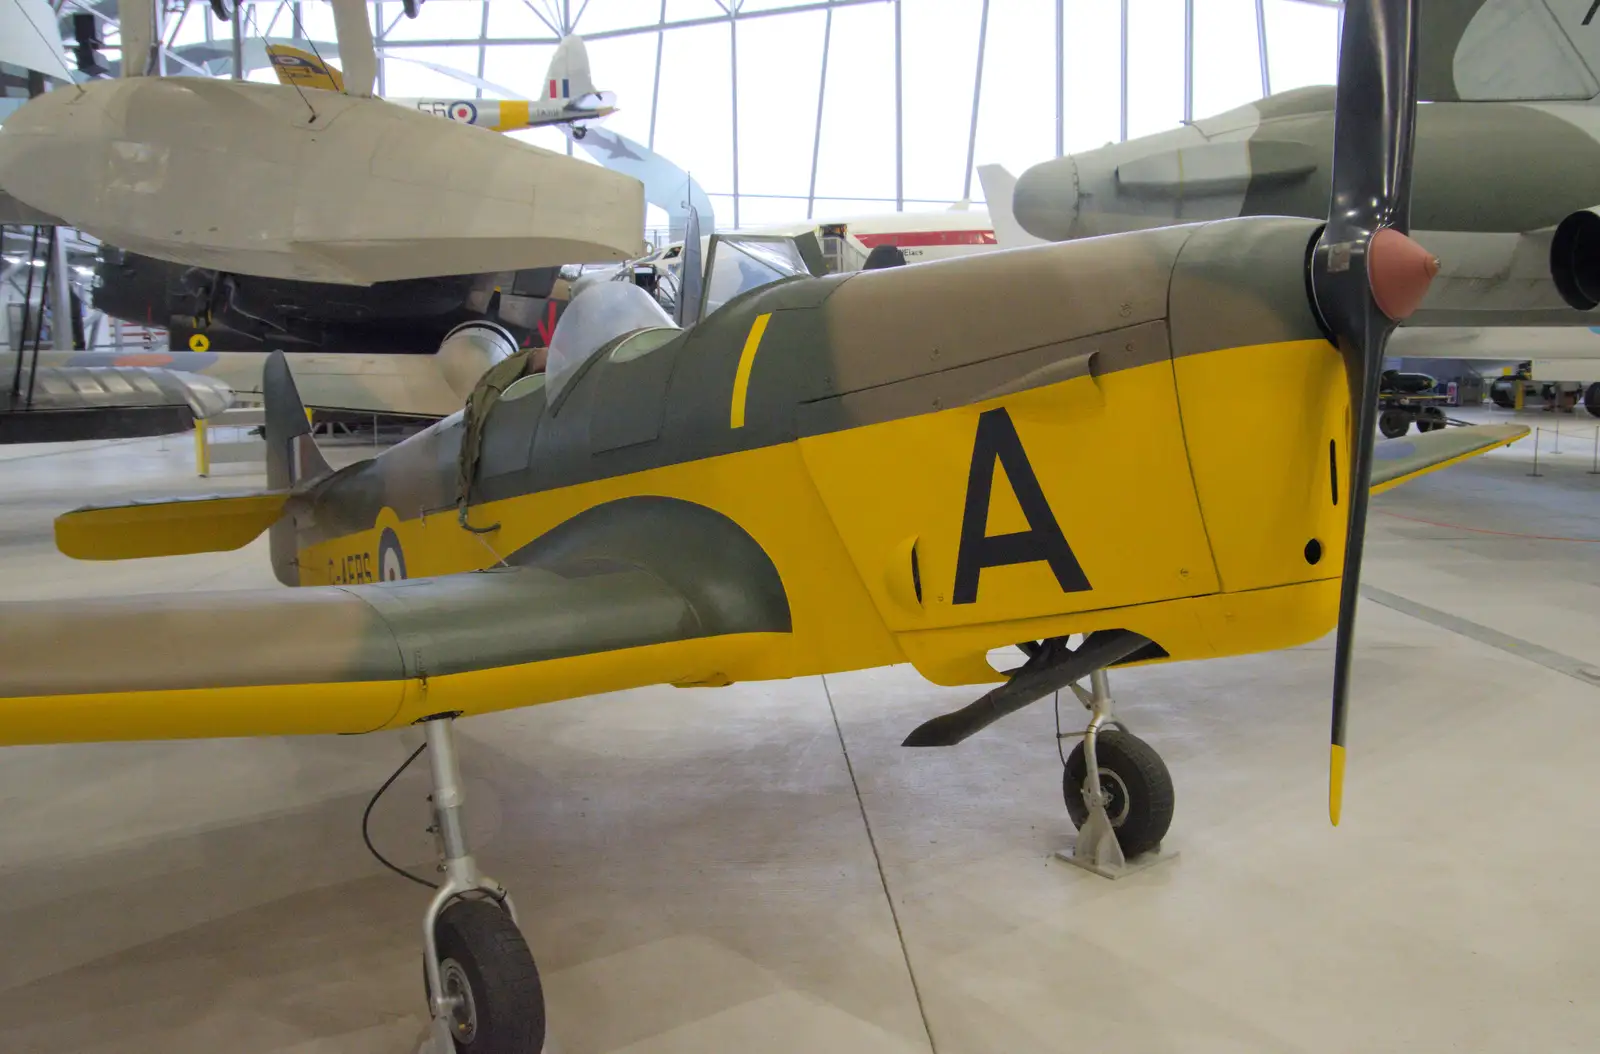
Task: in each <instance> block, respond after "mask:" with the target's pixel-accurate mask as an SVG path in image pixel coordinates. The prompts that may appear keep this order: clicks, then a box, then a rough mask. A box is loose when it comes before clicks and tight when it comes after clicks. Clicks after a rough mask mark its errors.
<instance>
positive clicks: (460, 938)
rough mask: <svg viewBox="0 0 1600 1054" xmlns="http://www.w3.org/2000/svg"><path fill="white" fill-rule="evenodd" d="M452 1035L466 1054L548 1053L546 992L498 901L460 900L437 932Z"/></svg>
mask: <svg viewBox="0 0 1600 1054" xmlns="http://www.w3.org/2000/svg"><path fill="white" fill-rule="evenodd" d="M434 935H435V939H436V940H437V941H438V946H439V974H440V977H441V979H442V981H443V983H444V989H445V995H446V996H448V997H451V998H452V999H454V1000H455V1006H454V1008H453V1009H452V1011H451V1015H450V1016H451V1021H450V1025H451V1033H452V1034H453V1035H454V1037H455V1045H456V1050H457V1051H460V1052H461V1054H537V1052H538V1051H540V1050H542V1049H544V1026H545V1022H544V988H543V986H542V985H540V983H539V970H538V968H537V967H536V966H535V965H534V963H533V955H532V953H531V952H529V951H528V942H527V941H526V940H524V939H523V937H522V933H521V932H520V931H519V930H518V929H517V924H516V923H515V922H513V921H511V916H510V915H508V914H506V912H505V911H503V910H501V908H500V906H499V905H497V904H495V903H494V902H493V901H487V900H457V901H453V902H452V903H451V904H450V905H449V906H447V907H446V908H445V909H444V911H443V912H442V913H441V914H440V915H439V921H438V923H437V924H436V926H435V929H434Z"/></svg>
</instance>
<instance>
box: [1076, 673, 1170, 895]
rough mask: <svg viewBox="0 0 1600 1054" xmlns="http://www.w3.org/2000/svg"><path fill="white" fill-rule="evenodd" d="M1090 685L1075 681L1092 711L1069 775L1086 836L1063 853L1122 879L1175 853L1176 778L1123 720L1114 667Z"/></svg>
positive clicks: (1090, 868) (1089, 868)
mask: <svg viewBox="0 0 1600 1054" xmlns="http://www.w3.org/2000/svg"><path fill="white" fill-rule="evenodd" d="M1089 683H1090V691H1087V692H1086V691H1084V690H1083V688H1082V687H1080V686H1079V685H1077V684H1073V685H1071V686H1070V687H1071V688H1072V691H1073V694H1075V695H1077V697H1078V699H1079V700H1080V701H1081V702H1082V703H1083V705H1084V706H1085V707H1087V708H1088V710H1089V712H1090V714H1091V716H1090V718H1089V725H1088V727H1087V728H1085V729H1084V731H1083V732H1082V733H1081V734H1082V736H1083V740H1082V742H1080V743H1079V744H1078V745H1077V746H1075V747H1073V748H1072V753H1071V754H1069V755H1068V756H1067V758H1066V764H1065V766H1064V770H1063V772H1062V778H1061V790H1062V795H1063V797H1064V798H1065V799H1066V805H1067V815H1068V816H1070V817H1071V818H1072V823H1073V825H1074V826H1076V827H1077V828H1078V841H1077V843H1076V844H1075V845H1074V846H1073V847H1072V849H1071V851H1066V850H1063V851H1061V852H1059V853H1057V854H1056V855H1057V856H1058V857H1060V858H1061V859H1063V860H1066V861H1067V862H1069V863H1072V864H1076V865H1077V866H1079V867H1081V868H1084V869H1085V870H1087V871H1093V872H1094V873H1095V874H1097V875H1101V876H1103V877H1105V878H1120V877H1122V876H1123V875H1127V874H1131V873H1132V872H1134V871H1139V870H1142V869H1144V868H1146V867H1149V866H1150V865H1152V864H1155V863H1159V862H1160V861H1161V860H1164V859H1170V858H1171V856H1173V855H1175V854H1171V853H1168V854H1162V852H1161V840H1162V839H1163V838H1165V837H1166V834H1167V828H1168V827H1170V826H1171V825H1172V808H1173V801H1174V794H1173V788H1172V776H1171V775H1170V774H1169V773H1168V772H1167V766H1166V763H1165V762H1163V761H1162V760H1161V755H1160V754H1157V753H1156V752H1155V749H1154V748H1153V747H1151V746H1150V744H1148V743H1146V742H1145V741H1144V740H1142V739H1140V738H1139V737H1137V736H1135V735H1134V734H1133V733H1131V732H1129V731H1128V730H1127V728H1126V727H1125V726H1124V725H1123V724H1122V722H1120V721H1117V720H1115V718H1114V716H1113V715H1114V713H1115V709H1116V703H1115V701H1114V700H1113V699H1112V697H1111V687H1110V678H1109V677H1108V676H1107V674H1106V671H1105V670H1103V669H1100V670H1095V671H1094V672H1093V673H1091V674H1090V675H1089ZM1107 726H1114V727H1107ZM1074 734H1076V733H1074Z"/></svg>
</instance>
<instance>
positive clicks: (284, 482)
mask: <svg viewBox="0 0 1600 1054" xmlns="http://www.w3.org/2000/svg"><path fill="white" fill-rule="evenodd" d="M261 400H262V403H263V404H264V409H265V417H266V429H265V430H266V439H267V486H269V487H271V488H272V489H273V490H292V489H293V488H294V487H295V485H296V484H299V483H302V482H305V481H306V480H311V479H316V478H317V477H319V476H325V475H327V474H328V473H330V472H332V471H333V468H332V467H331V466H330V465H329V464H328V462H327V461H326V460H324V459H323V457H322V451H320V450H318V449H317V444H316V442H315V441H314V440H313V439H312V438H311V419H310V418H309V417H307V416H306V405H305V403H303V402H301V401H300V392H299V390H298V389H296V388H295V386H294V374H292V373H290V372H289V360H288V359H286V358H284V357H283V352H281V351H275V352H273V353H272V354H271V355H269V356H267V361H266V364H265V365H264V366H262V368H261ZM285 511H286V512H287V513H288V514H287V515H285V516H282V517H280V518H279V519H278V520H277V521H276V522H274V523H273V524H272V527H271V528H270V529H269V530H268V532H267V540H268V543H269V545H270V550H271V553H272V573H273V574H274V575H276V576H277V579H278V581H280V582H282V583H283V584H284V585H286V586H297V585H299V584H300V528H299V525H298V524H296V523H295V515H294V510H293V509H292V508H290V509H287V510H285Z"/></svg>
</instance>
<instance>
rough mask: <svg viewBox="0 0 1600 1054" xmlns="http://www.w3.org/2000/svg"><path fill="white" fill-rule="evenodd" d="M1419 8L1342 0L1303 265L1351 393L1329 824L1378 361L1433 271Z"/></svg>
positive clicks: (1413, 1) (1408, 0)
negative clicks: (1313, 234) (1422, 240)
mask: <svg viewBox="0 0 1600 1054" xmlns="http://www.w3.org/2000/svg"><path fill="white" fill-rule="evenodd" d="M1417 3H1418V0H1346V3H1345V11H1344V34H1343V37H1342V38H1341V40H1340V42H1339V83H1338V87H1337V94H1336V96H1335V100H1336V101H1335V110H1334V125H1333V171H1332V184H1333V195H1332V201H1331V203H1330V205H1329V210H1328V224H1327V226H1326V227H1325V228H1324V229H1323V231H1322V234H1321V236H1320V237H1319V238H1318V240H1317V244H1316V247H1315V250H1314V252H1313V254H1312V258H1311V289H1312V293H1313V295H1314V297H1315V300H1316V305H1317V310H1318V312H1319V313H1320V314H1321V316H1322V320H1323V322H1324V323H1325V324H1326V325H1327V327H1328V329H1329V331H1330V333H1331V335H1332V337H1333V339H1334V341H1335V343H1336V344H1337V345H1338V348H1339V353H1340V355H1341V356H1342V357H1343V359H1344V365H1345V375H1346V377H1347V378H1348V380H1349V384H1350V419H1351V428H1350V450H1351V456H1350V458H1349V461H1350V487H1349V494H1350V502H1349V521H1348V524H1347V527H1346V534H1345V552H1344V579H1343V582H1342V584H1341V588H1340V592H1339V631H1338V638H1337V642H1336V644H1335V649H1334V669H1333V736H1332V749H1331V751H1330V754H1331V757H1330V766H1331V767H1330V770H1329V774H1328V817H1329V819H1331V820H1332V821H1333V823H1334V824H1335V826H1337V825H1338V823H1339V812H1340V808H1341V805H1342V803H1343V794H1344V733H1345V719H1346V715H1347V713H1348V710H1349V695H1350V658H1351V651H1352V648H1353V645H1354V643H1355V640H1354V638H1355V621H1356V600H1357V596H1358V592H1357V591H1358V589H1359V587H1360V577H1361V552H1362V544H1363V540H1364V537H1365V535H1366V526H1367V497H1368V487H1369V483H1370V480H1371V477H1372V448H1373V442H1374V440H1373V431H1374V426H1375V424H1376V421H1375V418H1376V415H1377V410H1378V377H1379V374H1380V372H1381V371H1382V369H1383V352H1384V347H1385V345H1387V344H1388V341H1389V334H1390V333H1392V332H1394V328H1395V325H1396V324H1397V323H1398V322H1399V321H1400V320H1401V319H1403V318H1405V317H1406V316H1407V315H1409V314H1411V312H1412V311H1414V310H1416V308H1417V305H1418V304H1419V303H1421V301H1422V298H1423V296H1424V294H1426V292H1427V289H1428V283H1429V281H1430V280H1431V279H1432V278H1433V276H1434V275H1435V274H1437V273H1438V270H1439V262H1438V260H1436V259H1434V258H1433V257H1432V256H1430V255H1429V254H1428V252H1427V251H1426V250H1424V249H1423V248H1422V247H1421V246H1419V245H1418V244H1417V243H1416V242H1414V241H1412V240H1411V239H1410V237H1409V236H1408V235H1407V231H1408V230H1409V229H1410V213H1411V155H1412V136H1413V130H1414V128H1415V125H1416V112H1417V89H1416V76H1417Z"/></svg>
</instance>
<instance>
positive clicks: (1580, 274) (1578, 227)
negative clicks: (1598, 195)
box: [1550, 207, 1600, 311]
mask: <svg viewBox="0 0 1600 1054" xmlns="http://www.w3.org/2000/svg"><path fill="white" fill-rule="evenodd" d="M1550 277H1551V279H1553V280H1554V281H1555V284H1556V289H1557V290H1558V291H1559V292H1560V293H1561V299H1563V300H1565V301H1566V302H1567V303H1568V304H1569V305H1570V306H1572V307H1574V308H1577V309H1578V310H1579V311H1588V310H1591V309H1592V308H1594V307H1596V306H1600V207H1596V208H1591V209H1584V210H1583V211H1581V212H1574V213H1573V214H1572V215H1570V216H1568V217H1567V218H1566V219H1564V220H1562V221H1561V222H1560V223H1558V224H1557V225H1556V232H1555V235H1554V236H1553V237H1552V238H1551V239H1550Z"/></svg>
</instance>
